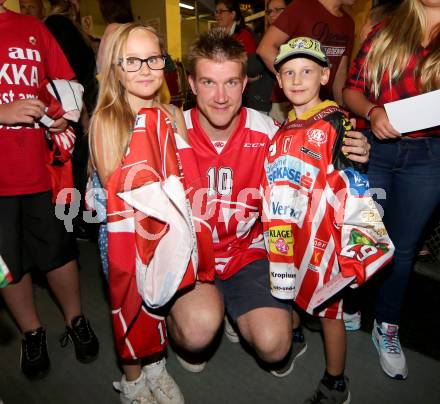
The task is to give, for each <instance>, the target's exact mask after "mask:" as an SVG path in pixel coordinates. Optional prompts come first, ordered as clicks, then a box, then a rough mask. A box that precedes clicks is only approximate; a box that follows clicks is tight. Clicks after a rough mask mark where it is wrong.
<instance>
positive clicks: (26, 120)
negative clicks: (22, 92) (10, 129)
mask: <svg viewBox="0 0 440 404" xmlns="http://www.w3.org/2000/svg"><path fill="white" fill-rule="evenodd" d="M44 108H45V107H44V104H43V103H42V102H41V101H40V100H37V99H29V100H18V101H13V102H10V103H8V104H1V105H0V123H2V124H6V125H16V124H33V123H34V122H35V121H38V119H40V118H41V117H42V116H43V115H44Z"/></svg>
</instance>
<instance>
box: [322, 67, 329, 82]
mask: <svg viewBox="0 0 440 404" xmlns="http://www.w3.org/2000/svg"><path fill="white" fill-rule="evenodd" d="M329 80H330V69H329V68H328V67H323V68H322V71H321V86H325V85H326V84H327V83H328V81H329Z"/></svg>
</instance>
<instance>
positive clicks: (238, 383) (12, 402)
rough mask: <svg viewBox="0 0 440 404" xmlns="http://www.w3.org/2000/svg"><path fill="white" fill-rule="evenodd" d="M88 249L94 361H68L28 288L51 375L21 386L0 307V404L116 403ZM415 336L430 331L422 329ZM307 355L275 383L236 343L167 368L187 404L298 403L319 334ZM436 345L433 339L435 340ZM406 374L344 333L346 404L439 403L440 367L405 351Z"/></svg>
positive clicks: (43, 303) (16, 348)
mask: <svg viewBox="0 0 440 404" xmlns="http://www.w3.org/2000/svg"><path fill="white" fill-rule="evenodd" d="M95 248H96V247H95V245H94V244H91V243H86V242H82V243H80V250H81V259H80V261H81V281H82V295H83V302H84V311H85V312H86V314H87V316H88V317H89V318H90V320H91V322H92V324H93V327H94V329H95V331H96V333H97V335H98V337H99V340H100V343H101V351H100V356H99V358H98V359H97V360H96V361H95V362H93V363H91V364H88V365H84V364H81V363H79V362H77V361H76V360H75V356H74V352H73V347H72V346H69V347H67V348H61V347H60V345H59V342H58V338H59V336H60V334H61V333H62V331H63V320H62V316H61V314H60V312H59V310H58V308H57V307H56V305H55V303H54V302H53V300H52V299H51V297H50V296H49V294H48V292H47V290H46V289H44V288H41V287H36V288H35V295H36V300H37V304H38V307H39V311H40V314H41V318H42V319H43V322H44V324H45V325H46V327H47V330H48V344H49V354H50V358H51V363H52V366H51V372H50V373H49V375H48V376H47V377H46V378H44V379H42V380H39V381H32V382H31V381H28V380H27V379H26V378H25V377H24V376H23V375H22V374H21V372H20V369H19V355H20V353H19V352H20V334H19V332H18V331H17V329H16V327H15V325H14V323H13V322H12V321H11V319H10V317H9V315H8V313H7V311H6V310H5V309H4V307H3V308H0V397H1V398H2V399H3V401H4V404H52V403H65V404H70V403H72V404H73V403H75V404H76V403H81V404H89V403H90V404H92V403H106V404H107V403H109V404H111V403H115V404H117V403H118V402H119V401H118V395H117V393H116V392H115V391H114V390H113V388H112V384H111V382H112V381H113V380H119V379H120V377H121V372H120V370H119V369H118V366H117V361H116V357H115V354H114V350H113V342H112V336H111V325H110V318H109V314H108V305H107V301H106V297H105V284H104V282H103V280H102V278H101V275H100V273H99V267H98V261H97V254H96V250H95ZM422 332H426V333H429V332H430V330H429V327H427V328H426V330H422ZM306 338H307V342H308V350H307V352H306V353H305V354H304V355H303V357H301V358H300V359H299V360H298V361H297V363H296V364H295V369H294V372H293V373H292V374H291V375H289V376H288V377H286V378H283V379H278V378H275V377H273V376H271V375H270V374H269V373H267V372H266V371H265V370H263V369H262V368H261V367H260V366H259V365H258V363H257V362H256V360H255V359H254V357H253V356H252V355H251V354H250V353H249V352H248V351H247V350H245V349H244V347H243V346H242V345H241V344H232V343H230V342H229V341H228V340H227V339H226V338H225V337H224V336H220V344H219V346H218V349H217V351H216V352H215V354H214V355H213V357H212V358H211V360H210V361H209V362H208V365H207V367H206V369H205V370H204V371H203V372H202V373H200V374H191V373H188V372H186V371H185V370H183V369H182V368H181V367H180V366H179V364H178V362H177V361H176V358H175V355H174V353H173V352H172V350H171V349H169V354H168V365H167V366H168V370H169V372H170V373H171V374H172V375H173V376H174V378H175V379H176V381H177V382H178V384H179V386H180V387H181V389H182V391H183V394H184V396H185V400H186V403H189V404H225V403H228V404H229V403H233V404H250V403H255V404H260V403H261V404H263V403H269V404H278V403H286V404H287V403H292V404H294V403H301V402H302V401H303V400H304V399H305V398H306V397H307V396H308V395H309V394H310V393H311V392H313V390H314V389H315V387H316V385H317V383H318V380H319V378H320V377H321V374H322V372H323V369H324V357H323V347H322V341H321V338H320V334H319V333H316V332H315V333H311V332H309V331H306ZM438 343H439V344H440V341H438ZM405 352H406V355H407V360H408V367H409V377H408V379H407V380H406V381H395V380H391V379H390V378H388V377H387V376H385V375H384V374H383V372H382V370H381V369H380V366H379V362H378V357H377V354H376V351H375V348H374V346H373V344H372V342H371V337H370V335H369V334H368V333H367V332H364V331H359V332H354V333H350V334H349V338H348V360H347V372H346V373H347V375H348V377H349V378H350V390H351V396H352V401H351V402H352V403H360V404H362V403H375V404H382V403H383V404H394V403H396V404H397V403H398V404H406V403H407V404H410V403H411V404H412V403H422V404H431V403H432V404H438V403H440V362H439V361H437V360H434V359H432V358H430V357H428V356H424V355H422V354H420V353H417V352H415V351H412V350H410V349H406V350H405Z"/></svg>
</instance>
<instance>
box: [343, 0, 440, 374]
mask: <svg viewBox="0 0 440 404" xmlns="http://www.w3.org/2000/svg"><path fill="white" fill-rule="evenodd" d="M439 88H440V0H404V1H403V2H402V4H401V5H399V7H397V9H396V10H395V11H394V12H393V13H392V14H391V15H389V16H387V17H386V18H385V20H384V21H383V22H382V23H381V24H379V25H378V26H376V27H375V28H374V29H373V31H372V32H371V33H370V35H369V36H368V38H367V40H366V41H365V42H364V44H363V46H362V49H361V50H360V52H359V54H358V55H357V57H356V59H355V60H354V62H353V64H352V67H351V71H350V74H349V79H348V82H347V85H346V88H345V89H344V93H343V94H344V101H345V104H346V105H347V106H348V107H349V108H350V109H351V110H352V111H353V112H354V113H355V114H356V115H358V116H361V117H365V118H366V119H367V120H368V121H370V127H371V132H370V141H371V143H372V149H371V154H370V163H369V169H368V177H369V181H370V188H376V189H382V190H384V191H385V194H384V195H378V201H377V202H378V203H380V204H381V206H382V208H383V211H384V223H385V226H386V228H387V230H388V232H389V234H390V237H391V239H392V240H393V242H394V244H395V246H396V251H395V254H394V262H393V264H392V265H391V268H390V269H391V271H390V273H389V276H388V277H387V279H385V281H384V282H383V283H382V285H381V288H380V292H379V297H378V300H377V302H376V319H375V322H374V328H373V335H372V337H373V342H374V344H375V346H376V348H377V351H378V353H379V357H380V364H381V366H382V369H383V370H384V372H385V373H386V374H387V375H388V376H390V377H392V378H395V379H405V378H406V377H407V374H408V368H407V364H406V359H405V355H404V353H403V351H402V347H401V345H400V340H399V323H400V312H401V308H402V303H403V299H404V295H405V291H406V288H407V286H408V280H409V276H410V273H411V269H412V264H413V259H414V257H415V254H416V251H417V247H418V244H419V242H420V241H421V240H420V238H421V235H422V232H423V230H424V227H425V225H426V224H427V222H428V220H429V218H430V216H431V215H432V213H433V212H434V210H435V209H436V207H437V206H438V204H439V202H440V187H439V186H438V184H439V181H440V127H439V126H437V127H432V128H426V129H421V130H418V131H414V132H408V133H404V134H401V133H399V131H398V130H396V128H394V127H393V125H392V124H391V123H390V121H389V119H388V116H387V114H386V112H385V109H384V104H385V103H388V102H392V101H397V100H400V99H404V98H409V97H413V96H417V95H420V94H424V93H427V92H429V91H433V90H437V89H439ZM416 113H417V111H414V114H416ZM380 197H382V198H383V199H379V198H380Z"/></svg>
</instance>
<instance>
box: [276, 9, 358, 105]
mask: <svg viewBox="0 0 440 404" xmlns="http://www.w3.org/2000/svg"><path fill="white" fill-rule="evenodd" d="M342 13H343V15H342V16H341V17H336V16H335V15H333V14H331V13H330V12H329V11H328V10H327V9H326V8H325V7H324V6H323V5H322V4H321V3H320V2H319V1H318V0H295V1H293V2H292V3H290V4H289V5H288V6H287V7H286V9H285V10H284V12H283V13H282V14H281V15H280V16H279V17H278V18H277V19H276V20H275V22H274V23H273V25H274V26H275V27H277V28H278V29H279V30H281V31H283V32H284V33H285V34H287V35H289V39H292V38H295V37H298V36H308V37H311V38H314V39H317V40H318V41H320V42H321V44H322V45H323V47H324V51H325V53H326V55H327V56H328V58H329V60H330V63H331V66H330V67H331V73H330V80H329V83H328V84H327V88H328V89H331V88H332V84H333V80H334V78H335V74H336V72H337V70H338V67H339V64H340V63H341V59H342V57H343V56H348V57H350V55H351V51H352V49H353V41H354V22H353V20H352V19H351V17H350V16H349V15H348V14H347V13H346V12H345V11H342ZM330 93H331V91H329V94H324V95H323V96H325V97H324V98H327V96H330V95H331V94H330ZM330 98H333V97H330Z"/></svg>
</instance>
